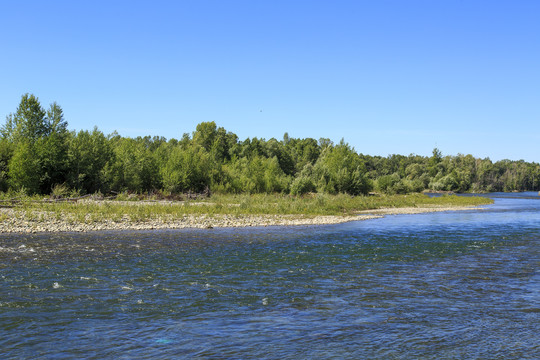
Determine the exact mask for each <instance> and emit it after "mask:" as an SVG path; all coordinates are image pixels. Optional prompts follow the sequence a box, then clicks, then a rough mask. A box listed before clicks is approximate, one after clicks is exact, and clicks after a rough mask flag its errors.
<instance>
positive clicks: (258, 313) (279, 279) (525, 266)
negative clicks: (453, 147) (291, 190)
mask: <svg viewBox="0 0 540 360" xmlns="http://www.w3.org/2000/svg"><path fill="white" fill-rule="evenodd" d="M510 195H511V196H510ZM510 195H508V194H490V196H492V197H494V199H495V203H494V204H493V205H489V206H485V207H484V208H483V209H478V210H474V211H455V212H444V213H427V214H417V215H395V216H387V217H385V218H381V219H373V220H367V221H357V222H350V223H346V224H339V225H327V226H305V227H301V226H300V227H268V228H250V229H205V230H174V231H173V230H171V231H143V232H125V231H124V232H99V233H93V234H92V233H91V234H76V233H66V234H53V235H51V234H28V235H27V234H24V235H0V284H1V288H0V358H2V359H53V358H54V359H79V358H89V359H135V358H136V359H175V358H180V359H182V358H195V359H316V358H318V359H352V358H355V359H363V358H365V359H413V358H415V359H419V358H422V359H537V358H539V355H540V317H539V313H540V201H539V197H538V196H537V194H536V193H521V194H510Z"/></svg>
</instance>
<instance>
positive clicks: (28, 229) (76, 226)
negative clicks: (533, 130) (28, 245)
mask: <svg viewBox="0 0 540 360" xmlns="http://www.w3.org/2000/svg"><path fill="white" fill-rule="evenodd" d="M473 209H478V208H477V207H418V208H391V209H377V210H367V211H361V212H359V213H358V215H356V216H314V217H302V216H298V215H245V216H236V215H234V216H233V215H212V216H209V215H185V216H182V217H180V218H175V219H170V218H169V219H158V220H152V221H145V222H134V221H131V220H130V219H129V217H127V216H124V218H122V219H121V220H119V221H112V220H105V221H99V222H84V223H81V222H76V221H69V220H68V219H58V218H56V217H54V216H52V215H51V214H47V213H42V214H39V216H35V215H34V216H32V217H28V216H27V214H26V213H25V212H24V211H20V210H16V209H9V208H2V209H0V216H1V219H2V220H1V221H0V233H41V232H87V231H100V230H152V229H185V228H200V229H208V228H218V227H250V226H294V225H326V224H338V223H344V222H349V221H358V220H367V219H375V218H380V217H383V216H384V215H393V214H418V213H424V212H436V211H456V210H473Z"/></svg>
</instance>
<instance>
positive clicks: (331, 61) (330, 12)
mask: <svg viewBox="0 0 540 360" xmlns="http://www.w3.org/2000/svg"><path fill="white" fill-rule="evenodd" d="M539 14H540V2H539V1H520V0H517V1H496V0H491V1H474V0H469V1H458V0H446V1H443V0H441V1H415V0H407V1H386V0H377V1H361V0H356V1H340V0H333V1H293V0H288V1H281V0H272V1H257V0H251V1H235V0H227V1H209V0H193V1H159V0H158V1H112V0H111V1H85V2H83V1H54V0H50V1H24V2H17V1H1V0H0V34H1V35H0V49H1V54H2V55H1V56H0V75H1V77H0V78H1V80H0V116H2V119H3V117H4V116H6V115H8V114H9V113H11V112H14V111H15V109H16V107H17V105H18V103H19V101H20V97H21V95H22V94H24V93H26V92H29V93H33V94H35V95H36V96H38V97H39V99H40V101H41V102H42V104H43V105H45V106H48V104H50V103H51V102H53V101H56V102H58V103H59V104H60V105H61V106H62V108H63V109H64V113H65V117H66V120H67V121H68V122H69V128H70V129H76V130H81V129H92V128H93V127H94V126H98V127H99V129H100V130H102V131H103V132H105V133H110V132H112V131H114V130H117V131H118V132H119V133H120V134H121V135H124V136H130V137H135V136H139V135H140V136H144V135H160V136H165V137H167V138H172V137H175V138H180V137H181V136H182V134H183V133H185V132H188V133H191V132H192V131H194V130H195V127H196V125H197V124H198V123H200V122H202V121H215V122H216V123H217V124H218V126H223V127H224V128H225V129H227V130H229V131H232V132H234V133H236V134H237V135H238V136H239V137H240V139H242V140H243V139H245V138H247V137H259V138H266V139H269V138H272V137H275V138H277V139H282V137H283V134H284V133H285V132H288V133H289V136H291V137H297V138H305V137H312V138H315V139H318V138H320V137H326V138H330V139H331V140H333V141H334V142H339V140H340V139H341V138H344V139H345V141H346V142H348V143H349V144H350V145H352V146H353V147H354V148H355V149H356V151H358V152H360V153H364V154H369V155H382V156H387V155H389V154H403V155H408V154H411V153H415V154H419V155H430V154H431V151H432V150H433V148H434V147H438V148H439V149H440V150H441V151H442V152H443V154H444V155H456V154H458V153H463V154H472V155H474V156H476V157H482V158H484V157H489V158H491V159H492V160H500V159H506V158H507V159H512V160H520V159H523V160H526V161H534V162H540V21H538V15H539ZM2 123H3V121H2Z"/></svg>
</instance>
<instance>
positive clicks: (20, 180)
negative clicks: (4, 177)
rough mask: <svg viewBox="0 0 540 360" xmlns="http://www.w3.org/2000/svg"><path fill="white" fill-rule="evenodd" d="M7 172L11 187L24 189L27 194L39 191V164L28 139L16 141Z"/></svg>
mask: <svg viewBox="0 0 540 360" xmlns="http://www.w3.org/2000/svg"><path fill="white" fill-rule="evenodd" d="M8 174H9V181H10V186H11V188H13V189H16V190H24V191H26V192H27V193H28V194H35V193H37V192H39V185H40V164H39V160H38V157H37V156H36V152H35V147H34V146H33V144H32V143H31V142H30V141H24V140H21V141H19V142H18V143H17V145H16V147H15V151H14V153H13V157H12V158H11V161H10V162H9V166H8Z"/></svg>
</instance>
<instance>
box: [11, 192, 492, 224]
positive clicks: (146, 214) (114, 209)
mask: <svg viewBox="0 0 540 360" xmlns="http://www.w3.org/2000/svg"><path fill="white" fill-rule="evenodd" d="M36 200H37V198H36V197H32V198H22V199H21V203H20V206H17V208H16V209H18V210H23V212H24V213H25V214H26V217H27V218H33V219H40V218H42V216H41V215H42V214H44V213H48V214H50V215H52V217H53V218H54V219H57V220H60V219H63V220H65V221H68V222H70V223H91V222H100V221H114V222H118V221H122V220H123V219H125V218H129V220H130V221H131V222H145V221H151V220H159V219H164V220H168V219H178V218H182V217H184V216H190V215H208V216H213V215H233V216H243V215H298V216H309V217H311V216H317V215H343V216H345V215H354V214H355V213H357V212H358V211H361V210H370V209H380V208H401V207H422V206H469V205H485V204H490V203H492V200H491V199H488V198H484V197H462V196H455V195H452V196H441V197H436V198H430V197H427V196H425V195H422V194H412V195H376V196H356V197H353V196H349V195H343V194H342V195H325V194H313V195H311V196H304V197H296V196H290V195H265V194H255V195H213V196H212V197H211V198H209V199H205V200H202V201H201V200H197V201H185V202H143V201H129V202H122V201H100V202H94V201H79V202H56V203H47V202H36Z"/></svg>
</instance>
